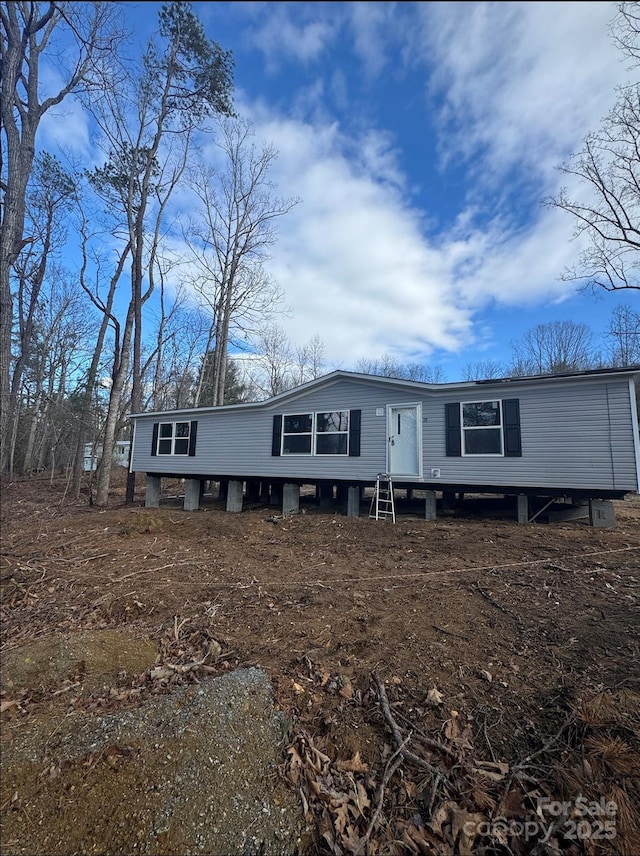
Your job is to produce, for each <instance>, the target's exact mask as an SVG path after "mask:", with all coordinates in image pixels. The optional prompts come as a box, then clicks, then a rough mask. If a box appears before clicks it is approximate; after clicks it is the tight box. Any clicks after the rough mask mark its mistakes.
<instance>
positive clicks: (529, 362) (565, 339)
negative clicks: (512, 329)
mask: <svg viewBox="0 0 640 856" xmlns="http://www.w3.org/2000/svg"><path fill="white" fill-rule="evenodd" d="M511 352H512V358H511V365H510V367H509V372H510V374H512V375H515V376H519V377H522V376H525V375H538V374H561V373H562V372H572V371H584V370H587V369H591V368H596V367H597V366H598V365H600V364H601V358H600V354H599V352H598V351H597V348H596V344H595V337H594V334H593V332H592V330H591V329H590V328H589V327H588V326H587V325H586V324H583V323H575V322H574V321H551V322H549V323H547V324H537V325H536V326H535V327H532V328H531V330H528V331H527V332H526V333H525V334H524V336H523V337H522V339H521V340H520V341H519V342H512V343H511Z"/></svg>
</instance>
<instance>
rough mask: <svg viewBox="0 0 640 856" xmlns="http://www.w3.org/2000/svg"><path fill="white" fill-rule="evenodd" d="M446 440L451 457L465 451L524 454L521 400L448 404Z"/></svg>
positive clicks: (453, 402) (489, 453)
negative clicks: (521, 428)
mask: <svg viewBox="0 0 640 856" xmlns="http://www.w3.org/2000/svg"><path fill="white" fill-rule="evenodd" d="M444 416H445V444H446V454H447V457H449V458H459V457H460V456H461V455H493V456H494V457H495V456H501V457H505V458H521V457H522V436H521V430H520V400H519V399H518V398H503V399H502V401H474V402H463V403H462V404H461V403H460V402H459V401H452V402H449V403H448V404H445V406H444Z"/></svg>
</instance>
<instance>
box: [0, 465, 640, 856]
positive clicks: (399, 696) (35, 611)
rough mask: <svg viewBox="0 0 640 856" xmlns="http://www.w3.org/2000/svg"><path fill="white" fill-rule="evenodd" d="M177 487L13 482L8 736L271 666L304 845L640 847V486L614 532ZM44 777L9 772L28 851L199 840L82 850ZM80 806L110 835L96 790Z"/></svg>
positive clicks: (7, 808)
mask: <svg viewBox="0 0 640 856" xmlns="http://www.w3.org/2000/svg"><path fill="white" fill-rule="evenodd" d="M163 488H164V493H165V497H164V499H163V502H162V505H161V507H160V508H159V509H145V508H144V507H143V504H142V502H138V503H137V504H136V505H133V506H128V507H127V506H125V505H124V504H123V490H122V486H121V485H117V484H116V486H115V488H114V491H113V497H112V504H111V506H110V508H109V509H108V510H104V509H98V508H95V507H90V506H89V505H88V503H87V499H86V497H83V499H82V501H81V502H79V503H74V502H72V501H70V500H69V497H68V496H66V497H64V496H63V486H60V485H58V484H57V483H55V482H54V483H50V482H49V481H48V480H44V479H43V480H41V481H38V482H34V481H31V482H23V483H15V484H11V485H6V486H5V487H4V489H3V493H2V547H3V557H2V607H1V608H2V622H3V635H2V652H3V670H2V686H3V689H2V711H3V712H2V720H3V727H2V743H3V747H4V749H5V750H7V749H8V748H9V749H15V747H16V746H22V748H24V746H23V744H24V742H25V740H26V739H27V738H26V737H25V735H27V734H34V735H35V734H41V733H43V732H42V729H47V728H48V729H49V732H51V731H53V730H55V729H56V728H58V727H59V726H60V723H61V722H63V721H64V720H65V719H68V717H69V716H70V715H73V716H80V715H81V716H82V717H83V720H82V721H83V722H86V721H87V718H89V719H90V718H91V717H104V716H105V715H108V714H122V713H123V712H124V711H127V710H131V709H135V708H137V707H139V706H141V705H149V704H152V705H153V704H154V703H157V704H158V705H160V704H165V703H166V699H167V696H168V695H169V694H171V693H176V692H177V691H182V690H181V688H184V687H185V685H187V686H188V685H190V684H196V683H197V682H200V684H201V685H202V684H205V685H206V682H207V681H210V680H211V679H213V678H215V676H217V675H221V674H231V673H232V672H233V671H234V670H235V669H238V668H241V667H253V666H258V667H260V668H261V669H263V670H264V671H265V672H266V673H267V675H268V676H269V677H270V679H271V683H272V685H273V688H274V695H275V702H276V706H277V707H278V708H279V710H280V711H281V713H282V714H283V716H284V717H285V718H286V722H287V723H288V726H287V728H286V729H285V732H286V733H285V734H284V738H285V739H284V740H283V742H282V744H281V760H280V766H279V778H280V781H281V783H282V784H283V785H285V786H286V787H287V788H289V792H290V793H291V794H292V795H294V796H295V799H296V800H297V801H298V803H299V805H300V806H301V808H302V810H303V811H304V813H305V817H306V821H307V826H308V834H307V835H306V836H304V837H303V840H302V841H301V843H300V844H299V847H300V851H301V852H303V851H310V852H321V853H334V854H341V853H398V854H404V853H412V854H420V853H434V854H436V853H437V854H449V853H451V854H454V853H459V854H463V855H464V854H470V855H471V854H476V853H478V854H479V853H486V854H489V853H495V854H512V853H518V854H519V853H523V854H524V853H534V852H536V853H563V854H564V853H571V854H579V853H589V854H590V853H616V854H631V856H632V855H633V854H638V853H640V799H639V797H638V794H639V793H640V665H639V664H640V625H639V621H638V598H639V596H640V498H638V497H632V498H630V499H628V500H627V501H625V502H617V503H615V506H616V515H617V525H616V527H615V528H611V529H594V528H592V527H590V526H589V525H588V524H587V522H586V521H575V522H569V523H554V524H551V525H547V524H544V523H535V524H530V525H518V524H517V523H516V522H515V521H514V520H513V519H510V518H508V517H502V516H500V509H499V507H498V506H497V505H495V506H494V508H493V510H492V509H491V507H490V506H487V507H485V509H484V512H483V513H484V516H480V515H479V514H477V513H475V507H474V506H473V505H468V506H467V507H466V510H465V511H464V513H461V512H458V513H455V512H451V513H449V514H442V513H440V514H439V517H438V519H437V520H436V521H433V522H431V521H425V520H424V519H421V518H420V516H419V512H415V511H414V510H413V509H412V508H411V507H410V506H407V507H406V508H404V509H403V508H400V511H399V515H398V520H397V523H396V525H395V526H394V525H393V524H391V523H390V522H376V521H373V520H370V519H369V518H368V517H367V516H366V513H365V514H363V516H362V517H360V518H348V517H346V516H343V515H342V514H340V513H339V512H338V511H336V512H333V511H331V510H320V509H319V508H317V507H316V505H315V504H314V503H313V502H312V501H311V500H310V499H307V500H305V501H303V503H302V513H300V514H298V515H296V516H289V517H286V518H283V517H282V516H281V515H280V514H278V513H277V510H276V509H274V508H268V507H264V506H257V505H256V506H253V507H251V506H250V507H246V508H245V510H244V511H243V512H242V513H241V514H228V513H226V511H225V510H224V507H223V505H222V504H220V503H219V502H216V501H213V500H211V499H209V500H207V501H206V502H205V504H204V505H203V508H202V509H201V510H200V511H198V512H193V513H187V512H184V511H183V510H182V500H181V498H180V497H179V496H178V494H179V492H180V485H179V484H178V483H173V484H171V483H167V484H164V486H163ZM172 497H173V498H172ZM472 508H473V511H472V510H470V509H472ZM274 512H275V513H274ZM154 700H155V701H154ZM34 724H36V725H37V727H35V725H34ZM32 726H33V727H32ZM29 729H32V730H29ZM49 732H47V733H49ZM29 739H33V740H36V737H33V738H29ZM154 757H155V756H154ZM154 757H152V756H149V757H148V758H146V761H145V763H146V765H147V767H146V771H147V773H148V774H149V775H152V774H153V771H152V770H151V769H150V767H149V765H153V764H154V763H156V761H155V760H154ZM85 763H87V762H86V757H85ZM158 763H159V762H158ZM103 767H104V771H103V773H102V775H103V777H104V782H103V791H104V793H103V799H104V800H105V802H106V804H107V805H109V804H111V805H115V804H117V802H118V800H119V799H122V791H121V790H119V789H118V779H117V777H114V776H113V775H111V771H110V770H109V769H108V765H104V764H103V765H102V767H100V766H99V765H98V768H96V766H95V765H94V764H91V763H89V764H88V766H87V773H86V775H87V776H88V775H89V774H90V775H91V776H94V777H95V776H96V775H99V774H100V770H101V769H102V768H103ZM40 773H41V776H40V779H39V782H38V787H37V788H35V787H33V786H32V779H33V775H34V773H33V770H31V771H30V772H29V774H28V775H29V776H31V779H29V781H27V780H26V777H27V773H25V774H24V775H25V781H24V782H23V783H22V784H21V782H20V781H19V776H18V774H17V773H16V770H15V769H14V768H13V767H12V768H11V770H10V775H9V774H8V773H7V770H6V769H5V773H4V774H3V782H2V785H3V789H2V824H3V828H4V829H5V832H4V834H3V850H2V852H3V854H6V856H9V854H10V853H13V852H15V853H17V852H21V853H32V854H43V856H44V854H45V853H49V852H53V851H51V849H47V847H50V842H51V841H52V840H54V838H55V840H56V841H58V842H59V844H58V845H56V846H57V849H56V850H55V852H56V853H85V852H92V853H104V854H113V853H126V852H131V853H133V852H148V853H169V852H176V853H179V852H184V853H187V852H196V850H194V848H193V845H189V847H191V849H189V847H188V846H187V845H185V849H183V850H182V851H180V849H179V847H178V845H177V844H175V843H174V844H173V845H171V846H172V847H173V849H171V848H170V847H169V848H168V849H164V850H163V849H162V844H161V843H157V842H156V843H154V845H153V847H151V845H150V844H149V842H146V845H145V846H144V847H143V846H141V845H140V844H139V843H138V844H136V846H135V848H134V847H133V845H132V846H131V848H130V849H129V850H127V847H126V845H125V844H123V843H122V842H126V841H130V842H134V841H137V842H139V841H140V839H139V832H140V829H139V825H135V822H134V821H132V826H131V828H130V829H127V828H126V827H125V828H124V829H123V828H122V826H120V827H119V828H118V830H117V835H116V831H115V830H114V829H113V827H112V826H110V825H109V824H102V825H101V826H100V829H101V830H103V832H101V837H100V836H97V837H96V836H95V835H94V836H93V837H92V839H91V847H90V848H89V846H88V845H83V843H82V841H81V840H79V839H78V836H76V837H75V838H74V839H73V843H68V844H67V845H65V844H64V840H65V839H64V835H63V834H62V833H61V834H60V835H58V836H57V837H56V836H55V835H53V836H52V834H51V830H50V829H49V830H43V828H42V827H41V826H39V825H38V824H37V823H34V822H33V818H34V817H36V816H37V817H42V816H45V815H46V817H47V818H49V821H48V822H49V823H50V824H51V823H55V818H56V816H57V815H56V805H57V802H56V801H57V800H59V796H60V794H59V786H60V782H59V780H58V779H57V778H56V776H53V777H51V775H50V774H49V773H48V771H47V770H45V769H42V770H41V771H40ZM17 776H18V777H17ZM16 777H17V778H16ZM30 783H31V784H30ZM109 788H111V792H109ZM16 793H17V796H16ZM545 799H546V800H547V802H546V803H545V802H544V800H545ZM541 800H542V801H543V802H541ZM580 800H584V801H586V802H581V801H580ZM562 802H564V804H565V805H564V806H562V805H561V804H562ZM611 803H613V804H615V810H614V808H612V807H611V805H607V804H611ZM545 806H546V808H545ZM584 806H587V808H584ZM74 811H75V812H76V821H75V822H76V824H77V825H78V826H79V827H83V828H89V826H90V825H91V816H89V817H87V816H83V811H84V812H85V814H89V813H90V812H92V811H93V812H95V806H92V805H90V804H83V802H82V800H78V802H77V804H76V805H75V806H74ZM78 816H79V818H80V820H78ZM498 819H503V820H504V823H502V821H501V823H502V826H500V824H498V823H497V821H498ZM60 822H61V823H63V822H65V821H63V820H61V821H60ZM66 822H67V823H68V822H69V820H68V819H67V821H66ZM184 822H185V823H186V822H188V821H184ZM518 823H519V824H520V826H518V825H517V824H518ZM526 823H529V824H532V825H531V826H529V827H526ZM580 824H582V825H580ZM605 824H608V825H605ZM94 826H95V824H94ZM534 827H535V828H534ZM47 836H48V837H47ZM136 836H138V838H136ZM18 838H19V839H20V840H21V847H23V848H26V849H21V850H18V849H16V846H15V841H16V840H18ZM545 838H546V841H545V840H543V839H545ZM9 840H11V841H13V842H14V844H13V845H12V846H13V849H11V847H9V849H6V846H8V845H7V842H9ZM67 840H69V841H71V839H67ZM184 840H185V841H189V840H191V839H190V838H189V836H188V835H186V836H185V837H184ZM220 840H221V841H222V839H220ZM47 842H49V844H47ZM60 842H61V843H60ZM65 847H66V849H65ZM220 848H221V849H220V850H219V851H217V852H220V853H223V852H225V851H224V849H223V845H222V844H221V845H220ZM197 852H202V851H197Z"/></svg>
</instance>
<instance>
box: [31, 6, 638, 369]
mask: <svg viewBox="0 0 640 856" xmlns="http://www.w3.org/2000/svg"><path fill="white" fill-rule="evenodd" d="M160 5H161V4H159V3H135V2H132V3H123V4H121V6H122V8H123V10H124V12H125V15H126V18H127V20H128V22H129V23H130V25H131V27H132V28H133V29H134V30H135V32H136V34H137V35H138V36H139V37H140V38H143V37H144V36H145V34H146V33H148V32H150V30H151V29H152V27H153V26H154V25H155V22H156V20H157V18H156V13H157V11H158V10H159V8H160ZM193 5H194V9H195V11H196V12H197V14H198V15H199V17H200V18H201V20H202V21H203V23H204V26H205V30H206V32H207V34H208V36H209V37H210V38H213V39H215V40H216V41H217V42H218V43H219V44H220V45H221V46H222V47H223V48H224V49H226V50H231V51H232V53H233V55H234V59H235V106H236V110H237V111H238V112H239V113H241V114H242V115H243V116H247V117H249V118H251V119H252V121H253V122H254V123H255V127H256V133H257V137H258V138H259V139H264V140H265V141H267V142H269V143H272V144H273V145H274V146H275V148H276V149H277V150H278V151H279V158H278V161H277V164H276V167H275V169H274V171H273V173H272V177H273V179H274V180H275V181H276V183H277V185H278V190H279V193H280V194H281V195H283V196H287V197H299V198H300V200H301V202H300V204H298V205H297V206H296V207H295V208H294V209H293V210H292V211H291V212H290V213H289V214H288V215H286V217H284V218H283V219H282V220H281V221H280V224H279V240H278V243H277V244H276V246H275V247H274V248H273V251H272V258H271V260H270V262H269V265H268V267H269V269H270V271H271V273H272V274H273V275H274V276H275V278H276V279H277V281H278V282H279V284H280V286H281V287H282V289H283V291H284V293H285V299H286V302H287V304H288V305H289V306H290V307H291V314H290V316H289V317H283V318H282V319H280V320H279V322H278V323H279V324H280V325H281V326H282V327H283V328H284V329H285V331H286V332H287V334H288V335H289V337H290V339H291V340H292V341H293V342H294V343H295V344H304V343H305V342H306V341H307V340H309V339H310V338H311V337H312V336H314V335H318V336H320V338H321V339H322V340H323V342H324V343H325V348H326V358H327V361H328V363H329V367H330V368H333V367H340V368H345V369H349V368H353V366H354V363H355V362H356V361H357V360H358V359H359V358H376V357H380V356H381V355H382V354H385V353H388V354H391V355H393V356H395V357H397V358H398V359H400V360H406V361H408V362H426V363H429V364H431V365H438V366H441V367H442V369H443V371H444V374H445V377H446V379H447V380H459V379H461V372H462V369H463V367H464V365H465V364H467V363H473V362H478V361H483V360H496V361H499V362H505V361H507V360H508V358H509V355H510V347H509V345H510V342H511V341H512V340H514V339H518V338H519V337H521V336H522V334H523V333H524V332H525V331H526V330H527V329H529V328H531V327H533V326H534V325H536V324H539V323H546V322H550V321H557V320H572V321H575V322H585V323H586V324H588V325H589V326H590V327H591V328H592V329H593V330H594V332H595V333H596V334H600V333H603V332H604V330H605V328H606V326H607V323H608V320H609V317H610V315H611V312H612V310H613V309H614V307H615V305H616V304H618V303H622V302H624V303H631V304H632V305H633V304H634V303H635V302H636V301H637V300H638V297H637V293H634V292H622V293H620V294H617V295H615V294H614V295H610V294H606V293H604V292H603V293H602V295H601V296H600V298H599V299H596V298H594V297H592V296H588V295H585V294H580V293H578V291H577V286H576V285H575V284H569V283H564V282H562V281H561V280H560V276H561V274H562V272H563V270H564V269H565V268H566V267H567V266H568V265H571V264H572V263H573V262H574V261H575V259H576V257H577V254H578V252H579V246H578V245H577V244H576V243H575V242H572V241H571V236H572V231H573V222H572V220H571V218H570V217H569V216H568V215H566V214H564V213H563V212H560V211H557V210H553V209H548V208H546V207H544V206H542V205H541V200H542V199H543V198H545V197H547V196H549V195H552V194H554V193H556V192H557V191H558V189H559V187H560V185H561V183H562V181H563V179H562V177H561V175H560V174H559V173H558V171H557V167H558V165H559V164H560V163H562V162H563V161H564V160H565V159H566V158H567V157H568V156H569V154H570V153H571V152H573V151H576V150H578V149H579V148H580V146H581V142H582V140H583V138H584V136H585V135H586V134H587V133H588V132H589V131H592V130H596V129H597V128H598V126H599V124H600V122H601V120H602V119H603V117H604V116H605V115H606V113H607V112H608V110H609V109H610V108H611V107H612V106H613V104H614V101H615V95H616V86H617V85H619V84H621V83H623V82H625V81H627V80H628V79H629V72H628V70H627V69H626V67H625V65H624V62H623V59H622V57H621V56H620V54H619V53H618V51H617V50H616V48H615V47H614V46H613V44H612V42H611V40H610V37H609V24H610V21H611V19H612V17H613V15H614V13H615V10H616V7H615V4H612V3H603V2H590V3H582V2H570V3H562V2H517V3H508V2H494V3H475V2H463V3H456V2H435V3H430V2H426V3H407V2H403V3H368V2H357V3H341V2H330V3H323V2H313V3H302V2H300V3H298V2H291V3H277V2H267V3H263V2H256V3H253V2H247V3H245V2H234V3H210V2H196V3H194V4H193ZM76 118H77V122H78V133H79V134H82V133H85V135H86V134H88V131H87V130H86V129H85V130H84V131H82V128H81V126H82V122H83V119H82V117H81V116H78V117H76ZM68 122H69V112H68V110H67V130H68V128H69V124H68ZM56 125H58V123H57V122H56V121H55V118H52V119H51V120H50V122H49V125H48V126H45V130H44V132H45V134H47V133H48V134H49V135H50V136H53V135H54V129H55V127H56ZM58 129H59V125H58ZM570 190H571V188H570Z"/></svg>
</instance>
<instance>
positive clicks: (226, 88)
mask: <svg viewBox="0 0 640 856" xmlns="http://www.w3.org/2000/svg"><path fill="white" fill-rule="evenodd" d="M231 67H232V62H231V55H230V53H228V52H225V51H223V50H222V49H221V48H220V46H219V45H218V44H217V43H215V42H213V41H210V40H209V39H207V38H206V36H205V33H204V29H203V27H202V24H201V22H200V21H199V20H198V18H197V17H196V16H195V15H194V13H193V12H192V10H191V5H190V4H189V3H184V2H177V0H175V2H169V3H166V4H165V5H163V7H162V9H161V11H160V16H159V30H158V35H157V37H156V39H155V40H152V41H151V42H150V44H149V47H148V49H147V52H146V53H145V56H144V57H143V69H144V72H143V76H142V78H140V77H139V75H138V74H135V75H132V76H131V78H130V81H129V87H128V88H126V89H125V88H124V87H122V89H121V90H120V91H111V92H105V93H103V98H102V100H101V101H100V102H99V103H97V104H95V105H93V104H92V105H87V106H88V107H90V109H92V110H93V112H94V117H95V118H96V121H97V122H98V124H99V126H100V129H101V131H102V133H103V135H104V137H105V139H106V141H107V162H106V163H105V164H104V165H103V166H102V167H99V168H97V169H96V170H94V171H93V173H92V174H91V181H92V184H93V187H94V189H95V191H96V192H97V193H98V194H99V195H101V197H102V199H103V201H104V203H105V205H106V206H107V208H108V209H109V210H110V211H111V212H112V213H113V214H114V215H115V217H116V219H117V222H118V230H119V231H120V230H121V232H123V233H124V234H123V238H122V240H123V243H125V244H127V246H128V247H129V252H130V257H131V294H130V299H129V306H128V309H127V312H126V317H125V320H124V324H123V326H122V336H121V340H120V351H119V354H118V355H117V358H116V361H115V365H114V371H113V383H112V385H111V393H110V400H109V409H108V413H107V419H106V423H105V434H104V441H103V457H102V463H101V467H100V472H99V474H98V488H97V503H98V504H99V505H106V504H107V500H108V491H109V481H110V473H111V459H112V453H113V445H114V441H115V435H116V427H117V423H118V413H119V411H120V409H121V399H122V395H123V391H124V385H125V380H126V378H127V376H128V372H129V367H130V362H131V368H132V389H131V409H132V410H133V411H134V412H135V411H139V410H141V409H142V403H143V398H142V396H143V393H142V308H143V305H144V304H145V302H146V301H147V300H148V298H149V297H150V295H151V293H152V291H153V285H154V283H153V270H154V263H155V257H156V255H157V252H158V247H159V243H160V237H161V224H162V222H163V218H164V213H165V209H166V206H167V204H168V201H169V199H170V197H171V195H172V193H173V191H174V190H175V187H176V185H177V183H178V181H179V179H180V177H181V175H182V172H183V170H184V168H185V164H186V158H187V153H188V151H189V146H190V139H191V134H192V132H193V130H194V129H195V128H196V127H199V126H201V125H202V123H203V122H204V121H205V120H206V119H207V117H209V116H210V115H212V114H214V113H227V114H229V113H231V102H230V92H231V87H232V78H231ZM132 102H133V103H134V104H135V109H134V110H133V111H131V110H129V109H128V108H129V105H130V103H132ZM145 277H146V279H145ZM134 491H135V473H130V474H129V479H128V481H127V501H128V502H130V501H132V500H133V495H134Z"/></svg>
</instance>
